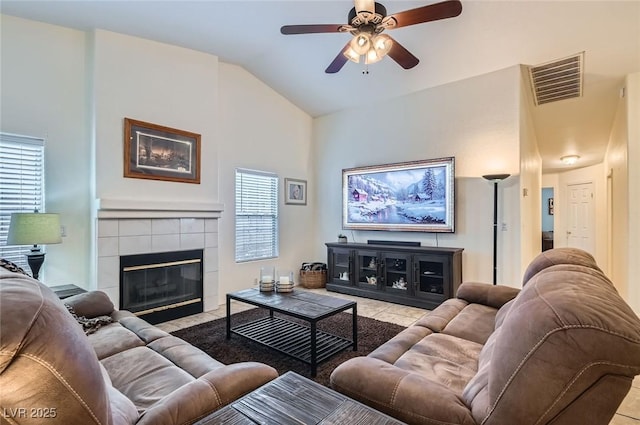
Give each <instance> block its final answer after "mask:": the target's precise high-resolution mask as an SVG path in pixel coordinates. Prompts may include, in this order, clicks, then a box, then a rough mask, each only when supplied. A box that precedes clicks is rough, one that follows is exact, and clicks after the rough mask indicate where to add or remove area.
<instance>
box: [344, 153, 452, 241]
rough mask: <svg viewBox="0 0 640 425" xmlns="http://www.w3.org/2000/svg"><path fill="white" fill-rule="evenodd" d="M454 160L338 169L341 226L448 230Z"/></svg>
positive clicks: (369, 228)
mask: <svg viewBox="0 0 640 425" xmlns="http://www.w3.org/2000/svg"><path fill="white" fill-rule="evenodd" d="M454 222H455V158H454V157H448V158H438V159H426V160H420V161H412V162H402V163H394V164H385V165H372V166H366V167H358V168H348V169H344V170H342V227H343V228H344V229H358V230H391V231H413V232H447V233H453V232H454V231H455V228H454Z"/></svg>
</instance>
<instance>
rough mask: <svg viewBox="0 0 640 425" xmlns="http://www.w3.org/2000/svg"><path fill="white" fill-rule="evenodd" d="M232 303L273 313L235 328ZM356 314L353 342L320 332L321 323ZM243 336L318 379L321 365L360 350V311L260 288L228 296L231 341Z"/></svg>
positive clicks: (330, 300)
mask: <svg viewBox="0 0 640 425" xmlns="http://www.w3.org/2000/svg"><path fill="white" fill-rule="evenodd" d="M231 300H236V301H241V302H243V303H247V304H252V305H255V306H257V307H261V308H265V309H268V310H269V316H268V317H265V318H262V319H258V320H256V321H253V322H249V323H244V324H241V325H238V326H236V327H233V328H232V327H231ZM349 309H351V310H352V313H353V314H352V339H351V340H349V339H346V338H342V337H339V336H336V335H332V334H330V333H327V332H323V331H320V330H318V329H317V323H318V322H319V321H320V320H322V319H326V318H327V317H330V316H333V315H335V314H338V313H340V312H343V311H346V310H349ZM274 312H278V313H282V314H283V315H286V316H290V317H295V318H296V319H301V320H302V321H305V322H308V323H309V326H306V325H305V324H303V323H298V322H294V321H291V320H287V319H285V318H282V317H276V316H274ZM232 333H233V334H237V335H241V336H243V337H245V338H248V339H250V340H252V341H256V342H258V343H260V344H263V345H265V346H267V347H270V348H273V349H274V350H277V351H279V352H281V353H283V354H286V355H288V356H291V357H293V358H296V359H298V360H301V361H303V362H305V363H307V364H309V365H310V366H311V376H316V372H317V368H318V363H320V362H322V361H324V360H327V359H328V358H329V357H331V356H333V355H334V354H336V353H338V352H340V351H342V350H344V349H345V348H348V347H353V351H356V350H357V349H358V311H357V305H356V302H355V301H349V300H345V299H341V298H336V297H330V296H327V295H321V294H315V293H313V292H308V291H304V290H299V289H298V290H294V291H293V292H285V293H280V292H261V291H260V290H259V289H258V288H251V289H245V290H242V291H238V292H232V293H230V294H227V339H230V338H231V334H232Z"/></svg>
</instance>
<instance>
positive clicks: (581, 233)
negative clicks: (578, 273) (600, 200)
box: [567, 183, 595, 255]
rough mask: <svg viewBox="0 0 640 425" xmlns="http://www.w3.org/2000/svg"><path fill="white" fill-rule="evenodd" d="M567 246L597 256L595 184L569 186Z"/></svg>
mask: <svg viewBox="0 0 640 425" xmlns="http://www.w3.org/2000/svg"><path fill="white" fill-rule="evenodd" d="M567 195H568V196H567V202H568V205H567V212H568V215H567V246H570V247H574V248H580V249H583V250H585V251H587V252H589V253H591V254H592V255H595V245H594V241H595V228H594V202H593V183H582V184H571V185H568V186H567Z"/></svg>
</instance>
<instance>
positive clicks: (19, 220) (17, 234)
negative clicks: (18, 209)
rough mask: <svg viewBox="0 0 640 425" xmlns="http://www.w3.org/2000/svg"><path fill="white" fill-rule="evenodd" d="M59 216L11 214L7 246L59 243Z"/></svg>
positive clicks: (60, 240) (60, 238) (60, 239)
mask: <svg viewBox="0 0 640 425" xmlns="http://www.w3.org/2000/svg"><path fill="white" fill-rule="evenodd" d="M61 242H62V237H61V235H60V215H58V214H48V213H12V214H11V224H9V235H8V236H7V245H38V244H42V245H48V244H56V243H61Z"/></svg>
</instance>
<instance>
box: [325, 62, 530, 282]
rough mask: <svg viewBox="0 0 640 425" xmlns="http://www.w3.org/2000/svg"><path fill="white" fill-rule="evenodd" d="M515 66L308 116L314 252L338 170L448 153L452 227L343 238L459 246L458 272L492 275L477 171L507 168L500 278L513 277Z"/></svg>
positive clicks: (516, 235)
mask: <svg viewBox="0 0 640 425" xmlns="http://www.w3.org/2000/svg"><path fill="white" fill-rule="evenodd" d="M519 108H520V68H519V67H512V68H508V69H505V70H501V71H497V72H493V73H490V74H486V75H482V76H479V77H475V78H471V79H468V80H463V81H459V82H455V83H451V84H447V85H444V86H440V87H435V88H431V89H427V90H424V91H422V92H419V93H415V94H413V95H409V96H404V97H401V98H397V99H392V100H389V101H388V102H385V103H382V104H376V105H372V106H370V107H366V108H360V109H357V110H347V111H343V112H338V113H335V114H331V115H327V116H324V117H320V118H318V119H316V121H315V128H314V155H315V157H316V164H317V169H316V180H317V181H318V182H322V184H318V187H317V204H318V219H317V225H318V238H317V239H316V240H317V242H316V244H315V247H314V248H315V253H316V256H317V257H318V258H326V247H325V246H324V242H328V241H336V239H337V235H338V233H340V232H341V231H342V229H341V226H342V217H341V208H342V207H341V202H342V198H341V196H342V181H341V179H342V172H341V170H342V169H343V168H351V167H357V166H364V165H376V164H385V163H393V162H402V161H410V160H418V159H428V158H440V157H447V156H454V157H455V159H456V164H455V165H456V170H455V171H456V213H457V216H456V232H455V233H454V234H430V233H414V232H380V231H379V232H373V231H369V232H365V231H354V232H347V236H348V237H349V240H355V241H358V242H366V240H367V239H387V240H413V241H415V240H418V241H420V242H421V243H422V245H424V246H434V245H436V244H439V246H449V247H460V248H464V249H465V250H464V253H463V279H464V280H479V281H485V282H491V280H492V274H493V252H492V249H493V248H492V247H493V243H492V240H493V183H489V182H487V181H486V180H484V179H483V178H482V177H481V176H482V175H484V174H494V173H509V174H511V175H512V177H510V178H509V179H507V180H505V181H503V182H502V183H500V186H499V187H500V190H499V195H498V196H499V206H498V208H499V223H500V225H499V226H500V228H502V223H505V226H506V229H507V230H506V231H499V232H498V247H499V248H498V251H499V253H498V257H499V261H498V283H505V284H509V285H513V286H519V285H520V279H521V277H520V276H521V273H522V272H521V270H520V221H519V220H520V211H519V209H520V207H519V197H518V193H519V191H520V189H519V184H520V183H519V177H518V174H519V168H520V159H519V158H520V152H519V149H520V148H519V138H520V135H519V129H518V127H519V120H520V113H519Z"/></svg>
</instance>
